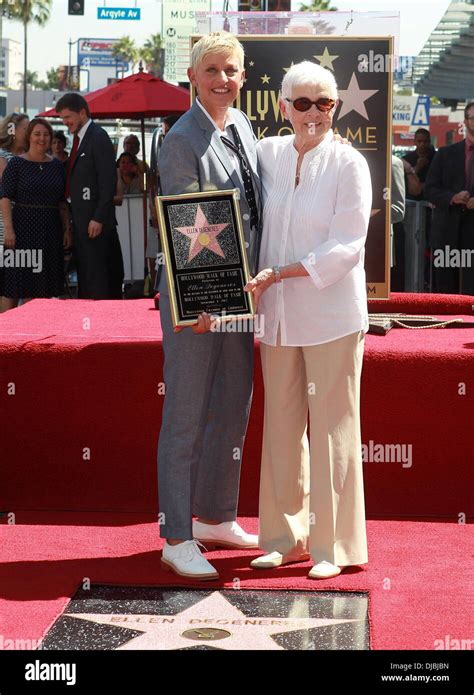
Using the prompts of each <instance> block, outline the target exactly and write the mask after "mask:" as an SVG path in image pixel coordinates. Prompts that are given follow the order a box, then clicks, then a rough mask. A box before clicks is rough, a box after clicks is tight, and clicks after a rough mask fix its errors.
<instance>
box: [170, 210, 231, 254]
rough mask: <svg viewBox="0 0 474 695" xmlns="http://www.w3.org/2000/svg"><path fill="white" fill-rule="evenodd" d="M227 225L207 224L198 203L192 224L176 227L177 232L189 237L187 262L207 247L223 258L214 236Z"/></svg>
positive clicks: (227, 224)
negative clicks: (190, 225)
mask: <svg viewBox="0 0 474 695" xmlns="http://www.w3.org/2000/svg"><path fill="white" fill-rule="evenodd" d="M228 226H229V223H228V222H226V223H225V224H209V222H208V221H207V219H206V215H205V214H204V213H203V211H202V210H201V206H200V205H198V208H197V211H196V219H195V220H194V225H193V226H192V227H176V229H177V230H178V232H181V234H185V235H186V236H187V237H189V239H191V246H190V247H189V258H188V263H189V262H190V261H192V260H193V258H195V257H196V256H197V255H198V253H200V252H201V251H202V250H203V249H209V251H213V252H214V253H215V254H217V255H218V256H221V258H225V253H224V252H223V250H222V249H221V247H220V245H219V242H218V241H217V238H216V237H218V236H219V234H220V233H221V232H222V230H223V229H225V228H226V227H228Z"/></svg>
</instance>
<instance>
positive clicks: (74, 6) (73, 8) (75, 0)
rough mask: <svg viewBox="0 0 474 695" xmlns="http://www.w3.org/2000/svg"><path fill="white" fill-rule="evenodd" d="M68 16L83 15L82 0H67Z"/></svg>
mask: <svg viewBox="0 0 474 695" xmlns="http://www.w3.org/2000/svg"><path fill="white" fill-rule="evenodd" d="M68 14H74V15H80V14H84V0H69V8H68Z"/></svg>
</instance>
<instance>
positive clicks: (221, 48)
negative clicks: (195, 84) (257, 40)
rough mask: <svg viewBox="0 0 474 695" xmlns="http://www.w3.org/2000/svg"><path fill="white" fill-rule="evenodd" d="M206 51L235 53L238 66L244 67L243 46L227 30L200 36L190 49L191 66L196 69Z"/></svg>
mask: <svg viewBox="0 0 474 695" xmlns="http://www.w3.org/2000/svg"><path fill="white" fill-rule="evenodd" d="M208 53H236V54H237V55H238V57H239V64H240V67H241V68H242V69H243V67H244V59H245V54H244V47H243V46H242V44H241V43H240V41H238V39H236V38H235V36H234V35H233V34H230V33H229V32H228V31H213V32H212V33H211V34H206V36H202V37H201V38H200V39H199V41H197V42H196V43H195V44H194V46H193V48H192V51H191V68H192V69H193V70H196V68H197V67H198V66H199V64H200V63H201V62H202V60H203V58H204V56H206V55H207V54H208Z"/></svg>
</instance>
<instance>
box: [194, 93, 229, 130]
mask: <svg viewBox="0 0 474 695" xmlns="http://www.w3.org/2000/svg"><path fill="white" fill-rule="evenodd" d="M196 101H197V104H198V106H199V108H200V109H201V110H202V111H204V113H205V114H206V116H207V117H208V119H209V120H210V121H211V123H212V125H213V126H214V128H215V129H216V130H217V132H218V133H222V134H224V135H226V131H225V129H226V128H227V127H228V126H230V125H234V123H235V121H234V119H233V116H232V113H231V112H230V111H227V113H226V116H225V126H224V130H221V129H220V128H219V126H218V125H217V123H216V122H215V120H214V119H213V118H212V117H211V116H210V115H209V113H208V112H207V111H206V109H205V108H204V106H203V105H202V104H201V102H200V100H199V97H197V98H196Z"/></svg>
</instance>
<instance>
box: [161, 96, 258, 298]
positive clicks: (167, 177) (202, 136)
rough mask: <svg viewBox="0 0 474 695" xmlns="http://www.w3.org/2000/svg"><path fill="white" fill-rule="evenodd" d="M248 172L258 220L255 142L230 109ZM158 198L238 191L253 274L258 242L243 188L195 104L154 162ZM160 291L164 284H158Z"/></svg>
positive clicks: (240, 115) (241, 116) (248, 126)
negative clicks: (245, 158)
mask: <svg viewBox="0 0 474 695" xmlns="http://www.w3.org/2000/svg"><path fill="white" fill-rule="evenodd" d="M230 111H231V112H232V116H233V118H234V121H235V124H236V126H237V130H238V131H239V136H240V139H241V141H242V145H243V147H244V149H245V152H246V154H247V159H248V162H249V165H250V168H251V172H252V179H253V184H254V189H255V196H256V199H257V205H258V206H259V208H260V210H259V212H260V218H261V207H262V205H261V200H262V196H261V185H260V175H259V170H258V160H257V153H256V151H255V143H256V138H255V135H254V133H253V130H252V126H251V124H250V121H249V119H248V118H247V116H246V115H245V114H244V113H243V112H242V111H240V110H239V109H230ZM158 170H159V176H160V184H161V193H162V195H178V194H180V193H194V192H196V193H197V192H199V191H203V192H204V191H221V190H229V189H232V188H238V189H239V190H240V212H241V215H242V223H243V229H244V236H245V240H246V241H247V242H248V243H249V247H248V249H247V255H248V259H249V264H250V271H251V273H252V274H254V273H255V272H256V268H257V264H258V252H259V248H260V239H261V224H260V228H259V229H258V230H251V229H250V210H249V206H248V204H247V200H246V198H245V192H244V187H243V183H242V179H241V176H240V171H238V170H237V168H236V166H235V165H234V163H233V160H232V159H231V158H230V157H229V154H228V151H227V148H226V146H225V145H224V144H223V143H222V141H221V139H220V136H219V134H218V132H217V130H216V129H215V127H214V125H213V124H212V123H211V121H210V120H209V118H208V117H207V116H206V114H205V113H204V112H203V110H202V109H201V107H200V106H199V105H198V104H197V103H196V102H195V103H194V104H193V105H192V107H191V108H190V110H189V111H187V112H186V113H185V114H184V115H183V116H181V118H180V119H179V121H178V122H177V123H175V125H174V126H173V127H172V128H171V130H170V131H169V133H168V134H167V135H166V137H165V139H164V141H163V145H162V146H161V149H160V154H159V158H158ZM160 288H161V289H164V283H163V281H162V282H161V287H160Z"/></svg>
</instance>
